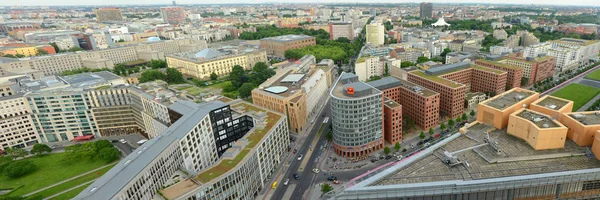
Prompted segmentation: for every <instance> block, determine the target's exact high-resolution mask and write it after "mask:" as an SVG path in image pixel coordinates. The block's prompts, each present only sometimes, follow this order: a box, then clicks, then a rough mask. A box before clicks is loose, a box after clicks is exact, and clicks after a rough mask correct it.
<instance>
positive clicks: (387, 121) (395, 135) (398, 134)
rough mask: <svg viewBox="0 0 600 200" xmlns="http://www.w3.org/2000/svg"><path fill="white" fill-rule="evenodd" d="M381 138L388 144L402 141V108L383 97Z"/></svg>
mask: <svg viewBox="0 0 600 200" xmlns="http://www.w3.org/2000/svg"><path fill="white" fill-rule="evenodd" d="M383 138H384V140H385V141H387V142H389V143H390V144H395V143H396V142H401V141H402V106H401V105H400V104H398V103H396V102H395V101H393V100H391V99H389V98H385V97H384V103H383Z"/></svg>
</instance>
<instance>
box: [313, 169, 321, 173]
mask: <svg viewBox="0 0 600 200" xmlns="http://www.w3.org/2000/svg"><path fill="white" fill-rule="evenodd" d="M312 171H313V172H314V173H315V174H318V173H319V172H320V171H321V170H319V169H317V168H314V169H313V170H312Z"/></svg>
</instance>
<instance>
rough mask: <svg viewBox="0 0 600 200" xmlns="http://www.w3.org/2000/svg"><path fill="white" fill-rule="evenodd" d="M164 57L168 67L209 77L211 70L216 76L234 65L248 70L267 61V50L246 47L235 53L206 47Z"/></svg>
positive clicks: (227, 71)
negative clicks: (196, 50) (198, 50)
mask: <svg viewBox="0 0 600 200" xmlns="http://www.w3.org/2000/svg"><path fill="white" fill-rule="evenodd" d="M166 58H167V64H168V66H169V67H170V68H176V69H178V70H179V71H181V72H182V73H183V74H184V75H187V76H193V77H196V78H200V79H209V78H210V75H211V74H212V73H213V72H214V73H216V74H217V75H218V76H226V75H229V73H230V72H231V70H232V69H233V67H234V66H236V65H239V66H241V67H243V68H244V69H245V70H250V69H252V67H254V65H255V64H256V63H257V62H264V63H267V62H268V60H267V52H266V51H264V50H258V49H246V50H243V51H238V52H237V53H236V52H231V51H222V50H218V49H210V48H206V49H203V50H202V51H200V52H184V53H176V54H172V55H168V56H167V57H166Z"/></svg>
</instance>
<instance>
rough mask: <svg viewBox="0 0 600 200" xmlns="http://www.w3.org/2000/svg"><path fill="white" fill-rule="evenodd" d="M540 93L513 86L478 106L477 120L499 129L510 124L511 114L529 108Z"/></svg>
mask: <svg viewBox="0 0 600 200" xmlns="http://www.w3.org/2000/svg"><path fill="white" fill-rule="evenodd" d="M539 96H540V94H539V93H537V92H533V91H530V90H526V89H522V88H513V89H511V90H509V91H506V92H504V93H502V94H499V95H497V96H495V97H493V98H490V99H488V100H486V101H484V102H481V103H479V105H478V106H477V121H480V122H482V123H484V124H489V125H492V126H494V127H495V128H497V129H503V128H505V127H506V126H507V125H508V119H509V116H510V114H512V113H514V112H516V111H517V110H519V109H521V108H524V107H525V108H527V107H528V106H529V105H530V104H531V103H533V102H534V101H535V100H537V99H538V98H539Z"/></svg>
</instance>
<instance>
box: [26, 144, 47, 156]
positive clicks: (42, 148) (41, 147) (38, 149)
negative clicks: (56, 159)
mask: <svg viewBox="0 0 600 200" xmlns="http://www.w3.org/2000/svg"><path fill="white" fill-rule="evenodd" d="M51 151H52V148H50V147H49V146H48V145H45V144H34V145H33V148H32V149H31V151H30V152H31V153H32V154H35V155H42V154H44V152H46V153H50V152H51Z"/></svg>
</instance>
